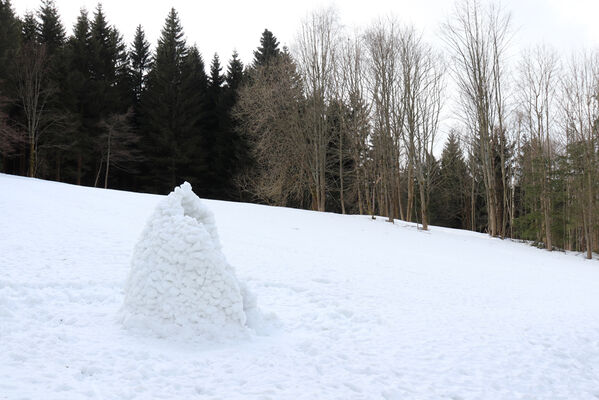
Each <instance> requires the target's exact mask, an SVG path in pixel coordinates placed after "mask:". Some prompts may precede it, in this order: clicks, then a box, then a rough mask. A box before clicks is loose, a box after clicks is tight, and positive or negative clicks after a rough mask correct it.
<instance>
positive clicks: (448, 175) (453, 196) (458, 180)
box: [431, 131, 468, 228]
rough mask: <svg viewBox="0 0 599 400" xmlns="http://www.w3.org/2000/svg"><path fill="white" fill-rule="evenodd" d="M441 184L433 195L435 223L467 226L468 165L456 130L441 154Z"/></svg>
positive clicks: (432, 215)
mask: <svg viewBox="0 0 599 400" xmlns="http://www.w3.org/2000/svg"><path fill="white" fill-rule="evenodd" d="M439 174H440V177H439V184H438V185H437V187H436V188H435V191H436V194H435V195H434V196H432V197H433V198H434V201H435V203H434V204H432V207H431V217H432V218H431V219H434V223H435V224H438V225H442V226H448V227H451V228H466V224H465V221H466V196H465V193H464V189H465V188H466V186H467V181H468V177H467V174H468V172H467V166H466V162H465V161H464V156H463V154H462V149H461V147H460V139H459V137H458V134H457V133H456V132H454V131H451V132H450V133H449V136H448V137H447V141H446V142H445V147H444V148H443V153H442V154H441V169H440V172H439Z"/></svg>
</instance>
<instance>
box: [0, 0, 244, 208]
mask: <svg viewBox="0 0 599 400" xmlns="http://www.w3.org/2000/svg"><path fill="white" fill-rule="evenodd" d="M0 31H1V32H0V68H1V69H0V96H2V97H1V98H2V104H1V111H2V114H1V116H0V118H1V119H0V124H1V128H0V132H1V136H0V154H1V155H0V170H2V171H5V172H8V173H14V174H21V175H28V176H32V177H40V178H44V179H53V180H57V181H63V182H70V183H76V184H81V185H89V186H100V187H105V188H106V187H110V188H120V189H129V190H143V191H149V192H155V193H168V192H169V191H170V190H172V188H173V187H174V186H176V185H178V184H180V183H181V182H182V181H184V180H188V181H190V182H192V184H194V187H195V188H197V190H198V192H199V193H200V194H201V195H202V196H207V197H214V198H222V199H237V198H239V194H238V193H239V191H238V189H237V187H236V185H235V184H234V181H233V178H234V176H236V175H237V174H238V172H239V171H240V168H242V167H243V166H244V164H245V163H247V159H248V157H247V146H246V145H245V144H244V140H243V138H242V137H241V135H240V134H239V133H238V132H237V130H236V124H235V122H234V121H233V120H232V118H231V108H232V106H233V105H234V103H235V101H236V100H235V99H236V92H237V90H238V87H239V86H240V84H241V82H242V80H243V75H244V67H243V64H242V63H241V61H240V60H239V58H238V56H237V54H236V53H234V54H233V55H232V58H231V60H230V62H229V63H228V66H227V67H226V68H224V67H223V66H222V65H221V62H220V59H219V57H218V55H214V57H213V58H212V60H211V62H210V65H209V68H208V73H206V68H205V65H204V60H203V58H202V56H201V55H200V53H199V51H198V49H197V48H196V47H195V46H193V45H191V46H190V45H188V44H187V43H186V41H185V38H184V33H183V29H182V27H181V24H180V21H179V17H178V15H177V13H176V11H175V10H174V9H173V10H171V12H170V14H169V15H168V17H167V18H166V21H165V24H164V27H163V29H162V32H161V35H160V39H159V41H158V44H157V45H156V47H155V49H154V51H152V50H151V46H150V44H149V43H148V42H147V40H146V38H145V34H144V31H143V29H142V27H141V26H138V27H137V30H136V33H135V37H134V40H133V42H132V43H131V44H129V45H127V44H126V43H125V42H124V41H123V37H122V35H121V34H120V33H119V31H118V29H117V28H116V27H114V26H112V25H110V23H109V22H108V20H107V17H106V15H105V13H104V11H103V9H102V6H101V5H98V6H97V8H96V9H95V10H94V12H93V13H92V14H91V15H89V14H88V12H87V11H85V10H82V11H81V13H80V15H79V16H78V18H77V22H76V24H75V26H74V27H73V33H72V35H71V36H69V37H67V35H66V33H65V28H64V27H63V26H62V24H61V21H60V16H59V14H58V11H57V8H56V6H55V4H54V3H53V2H52V1H51V0H44V1H43V2H42V4H41V7H40V8H39V10H38V11H37V12H36V13H27V14H25V15H24V16H23V17H22V18H17V16H16V15H15V14H14V11H13V10H12V8H11V4H10V2H9V1H0Z"/></svg>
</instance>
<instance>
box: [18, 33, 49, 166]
mask: <svg viewBox="0 0 599 400" xmlns="http://www.w3.org/2000/svg"><path fill="white" fill-rule="evenodd" d="M15 61H16V63H17V65H16V68H15V71H16V76H15V85H16V96H17V99H18V102H19V105H20V106H21V107H22V108H23V113H24V115H25V123H24V127H23V131H24V133H25V135H26V137H27V143H28V147H29V170H28V175H29V176H32V177H34V176H36V168H37V161H38V160H37V150H38V142H39V138H40V135H41V133H42V131H43V127H42V124H43V123H44V118H45V117H46V111H47V110H46V108H47V102H48V99H49V97H50V95H51V94H52V93H54V89H53V88H52V87H51V85H50V83H49V81H48V77H47V73H48V58H47V56H46V47H45V46H44V45H42V44H38V43H33V42H31V43H25V44H23V46H22V47H21V48H20V50H19V52H18V54H17V57H16V59H15ZM48 118H51V116H48ZM48 118H46V122H47V119H48Z"/></svg>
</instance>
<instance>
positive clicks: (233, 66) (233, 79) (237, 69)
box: [225, 51, 243, 92]
mask: <svg viewBox="0 0 599 400" xmlns="http://www.w3.org/2000/svg"><path fill="white" fill-rule="evenodd" d="M242 80H243V63H242V62H241V60H240V59H239V54H237V51H234V52H233V55H232V56H231V61H230V62H229V66H228V67H227V76H226V78H225V82H226V84H227V88H228V89H229V90H231V91H233V92H235V91H237V89H239V86H240V85H241V82H242Z"/></svg>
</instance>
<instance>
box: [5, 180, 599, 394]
mask: <svg viewBox="0 0 599 400" xmlns="http://www.w3.org/2000/svg"><path fill="white" fill-rule="evenodd" d="M164 198H165V197H164V196H152V195H144V194H135V193H127V192H118V191H112V190H100V189H91V188H84V187H77V186H71V185H64V184H59V183H53V182H45V181H40V180H34V179H28V178H20V177H13V176H8V175H0V238H1V240H0V399H11V400H12V399H87V398H90V399H156V398H162V399H582V400H585V399H597V398H599V263H597V261H586V260H584V259H583V258H582V257H580V256H575V255H567V254H563V253H556V252H554V253H548V252H546V251H543V250H539V249H535V248H532V247H529V246H526V245H524V244H520V243H514V242H510V241H502V240H499V239H491V238H489V237H487V236H486V235H482V234H475V233H471V232H466V231H458V230H451V229H443V228H437V227H432V229H431V231H430V232H423V231H419V230H417V229H416V227H415V226H414V225H411V224H406V223H403V222H398V221H396V223H395V224H390V223H387V222H385V221H384V220H383V219H382V218H380V219H377V220H375V221H373V220H371V219H369V218H368V217H361V216H340V215H334V214H327V213H314V212H308V211H301V210H291V209H285V208H272V207H265V206H257V205H249V204H236V203H227V202H217V201H205V204H206V205H207V207H208V208H209V209H211V210H212V211H213V212H214V214H215V217H216V222H217V227H218V232H219V235H220V240H221V243H222V251H223V253H224V255H225V256H226V258H227V260H229V262H230V263H231V265H233V266H235V270H236V272H237V276H238V277H239V279H240V280H241V281H245V282H246V283H247V285H248V287H249V288H250V289H251V291H252V292H253V293H254V294H256V295H257V297H258V299H259V302H260V309H261V310H262V311H263V312H267V313H274V314H275V315H276V317H277V318H278V320H279V325H278V326H277V325H272V326H271V327H270V328H269V329H264V330H263V331H262V332H260V333H250V334H248V335H247V336H245V337H242V338H234V339H218V340H202V339H198V340H182V339H180V338H158V337H156V336H151V335H146V334H144V332H137V331H134V330H133V331H132V330H130V329H124V328H123V327H122V324H120V323H119V321H118V318H117V314H118V311H119V309H120V307H121V305H122V304H123V299H124V288H125V282H126V279H127V276H128V274H129V271H130V260H131V256H132V253H133V249H134V246H135V243H136V242H137V240H138V239H139V238H140V235H141V233H142V230H143V228H144V224H145V223H146V221H147V220H148V218H149V217H150V216H151V215H152V212H153V211H154V209H155V208H156V206H157V205H158V204H159V203H160V202H161V201H163V200H164Z"/></svg>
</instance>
